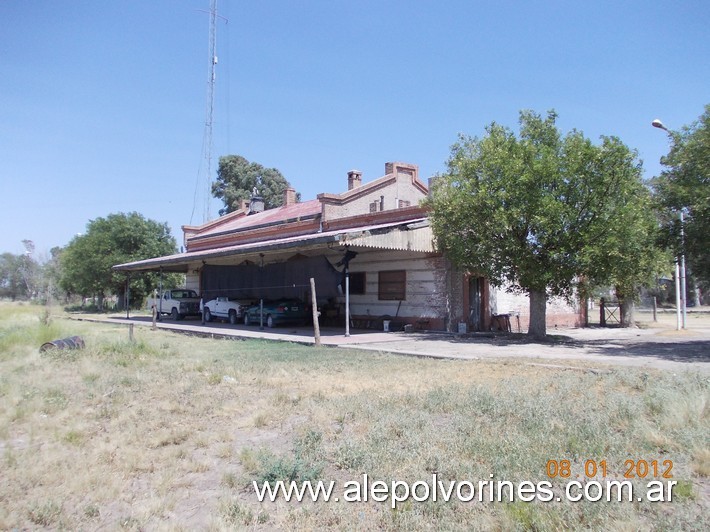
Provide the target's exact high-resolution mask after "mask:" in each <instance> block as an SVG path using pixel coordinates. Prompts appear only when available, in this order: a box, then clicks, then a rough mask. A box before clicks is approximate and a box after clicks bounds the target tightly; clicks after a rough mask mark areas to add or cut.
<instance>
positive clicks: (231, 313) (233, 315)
mask: <svg viewBox="0 0 710 532" xmlns="http://www.w3.org/2000/svg"><path fill="white" fill-rule="evenodd" d="M251 305H252V302H251V301H243V300H237V299H230V298H228V297H216V298H214V299H212V300H210V301H208V302H207V303H205V305H204V310H203V312H204V314H205V321H212V319H213V318H223V319H227V320H229V323H231V324H232V325H236V324H237V321H239V319H240V318H241V317H242V316H243V315H244V311H245V310H246V309H247V308H248V307H250V306H251Z"/></svg>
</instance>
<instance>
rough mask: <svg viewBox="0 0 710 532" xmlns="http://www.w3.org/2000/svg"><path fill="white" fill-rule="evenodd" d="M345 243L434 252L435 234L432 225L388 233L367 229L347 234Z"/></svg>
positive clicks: (376, 247)
mask: <svg viewBox="0 0 710 532" xmlns="http://www.w3.org/2000/svg"><path fill="white" fill-rule="evenodd" d="M342 243H343V244H348V245H352V246H357V247H369V248H375V249H391V250H397V251H419V252H422V253H433V252H434V251H436V250H435V249H434V234H433V232H432V230H431V226H428V225H427V226H425V227H418V228H416V229H406V228H400V229H399V230H390V231H388V232H386V233H381V234H380V233H374V234H373V233H371V232H369V231H365V232H364V233H363V234H360V235H347V236H346V237H345V240H344V242H342Z"/></svg>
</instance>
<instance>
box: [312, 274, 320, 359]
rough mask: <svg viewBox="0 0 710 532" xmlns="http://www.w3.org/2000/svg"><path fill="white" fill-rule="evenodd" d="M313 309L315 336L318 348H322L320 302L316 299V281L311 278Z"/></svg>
mask: <svg viewBox="0 0 710 532" xmlns="http://www.w3.org/2000/svg"><path fill="white" fill-rule="evenodd" d="M311 307H313V334H314V336H315V341H316V347H319V346H320V324H319V323H318V300H317V299H316V280H315V279H314V278H313V277H311Z"/></svg>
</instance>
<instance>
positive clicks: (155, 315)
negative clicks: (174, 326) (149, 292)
mask: <svg viewBox="0 0 710 532" xmlns="http://www.w3.org/2000/svg"><path fill="white" fill-rule="evenodd" d="M156 296H157V294H156V291H155V290H153V306H152V307H151V309H150V310H151V312H152V313H153V327H152V330H155V329H156V326H155V320H156V319H157V317H158V309H157V307H156V306H155V298H156Z"/></svg>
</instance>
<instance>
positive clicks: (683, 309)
mask: <svg viewBox="0 0 710 532" xmlns="http://www.w3.org/2000/svg"><path fill="white" fill-rule="evenodd" d="M651 125H652V126H653V127H657V128H658V129H662V130H663V131H665V132H666V133H667V134H668V136H669V137H671V140H672V139H673V135H672V134H671V132H670V130H669V129H668V128H667V127H666V126H665V125H664V124H663V122H661V121H660V120H659V119H658V118H656V119H655V120H654V121H653V122H651ZM679 216H680V268H679V267H678V260H677V259H676V274H675V283H676V287H675V288H676V321H677V326H676V329H677V330H680V328H681V313H682V326H683V329H685V322H686V317H687V305H686V293H687V292H686V289H685V231H684V229H683V225H684V223H685V220H684V219H683V209H681V210H680V212H679ZM679 270H680V272H679ZM679 273H680V275H679ZM678 277H680V284H679V279H678ZM679 295H680V297H678V296H679Z"/></svg>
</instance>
